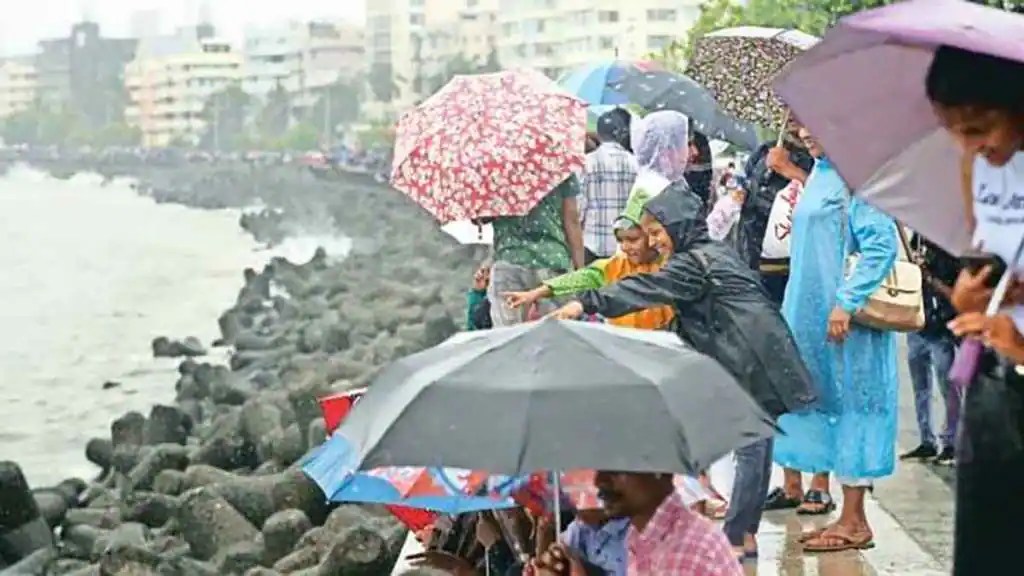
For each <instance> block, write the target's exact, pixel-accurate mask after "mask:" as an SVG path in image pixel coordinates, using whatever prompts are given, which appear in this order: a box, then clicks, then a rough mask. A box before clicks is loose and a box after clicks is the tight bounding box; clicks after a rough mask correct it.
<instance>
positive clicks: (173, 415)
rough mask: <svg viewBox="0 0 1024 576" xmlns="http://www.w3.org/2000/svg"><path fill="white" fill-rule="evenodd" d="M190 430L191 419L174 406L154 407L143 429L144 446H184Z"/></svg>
mask: <svg viewBox="0 0 1024 576" xmlns="http://www.w3.org/2000/svg"><path fill="white" fill-rule="evenodd" d="M191 428H192V423H191V418H189V417H188V416H186V415H185V414H183V413H182V411H181V410H180V409H179V408H176V407H174V406H162V405H159V404H158V405H156V406H153V408H152V409H151V410H150V412H149V418H147V419H146V425H145V427H144V429H143V438H144V441H145V443H146V444H182V445H184V444H185V440H186V439H187V438H188V433H189V431H190V429H191Z"/></svg>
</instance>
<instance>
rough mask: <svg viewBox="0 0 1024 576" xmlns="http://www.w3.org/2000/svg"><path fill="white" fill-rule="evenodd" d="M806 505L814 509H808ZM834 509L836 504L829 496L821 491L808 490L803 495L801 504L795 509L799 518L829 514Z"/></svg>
mask: <svg viewBox="0 0 1024 576" xmlns="http://www.w3.org/2000/svg"><path fill="white" fill-rule="evenodd" d="M808 505H810V506H815V507H816V508H808V507H807V506H808ZM835 509H836V503H835V501H833V500H832V495H831V494H829V493H828V492H822V491H821V490H808V491H807V493H806V494H804V500H803V502H801V503H800V506H798V507H797V509H796V513H797V514H800V515H801V516H823V515H825V514H831V513H832V511H833V510H835Z"/></svg>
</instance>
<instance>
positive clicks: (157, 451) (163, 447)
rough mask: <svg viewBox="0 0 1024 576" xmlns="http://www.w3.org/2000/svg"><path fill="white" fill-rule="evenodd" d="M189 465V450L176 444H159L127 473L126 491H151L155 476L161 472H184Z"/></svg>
mask: <svg viewBox="0 0 1024 576" xmlns="http://www.w3.org/2000/svg"><path fill="white" fill-rule="evenodd" d="M188 463H189V450H188V449H187V448H185V447H184V446H180V445H178V444H160V445H159V446H155V447H154V448H153V450H152V451H151V452H150V453H149V454H147V455H146V456H145V457H144V458H143V459H142V461H141V462H139V463H138V465H136V466H135V467H134V468H133V469H132V470H131V471H130V472H129V473H128V489H129V490H132V491H135V490H151V489H152V488H153V481H154V480H156V476H157V474H159V473H160V472H161V471H163V470H184V469H185V468H186V467H187V466H188Z"/></svg>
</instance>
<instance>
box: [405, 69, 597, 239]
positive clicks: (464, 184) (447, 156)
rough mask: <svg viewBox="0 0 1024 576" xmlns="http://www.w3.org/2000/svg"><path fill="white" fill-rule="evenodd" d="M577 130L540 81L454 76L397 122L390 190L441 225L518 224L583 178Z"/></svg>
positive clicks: (579, 113) (561, 97)
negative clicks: (574, 176) (568, 182)
mask: <svg viewBox="0 0 1024 576" xmlns="http://www.w3.org/2000/svg"><path fill="white" fill-rule="evenodd" d="M586 126H587V113H586V104H585V103H584V102H582V101H581V100H578V99H577V98H575V97H573V96H572V95H571V94H569V93H567V92H565V91H564V90H563V89H562V88H560V87H559V86H558V85H557V84H555V83H554V82H552V81H551V80H549V79H548V78H547V77H545V76H544V75H543V74H541V73H540V72H534V71H529V70H513V71H505V72H499V73H496V74H479V75H471V76H456V77H455V78H454V79H452V81H451V82H449V83H448V84H446V85H445V86H444V87H443V88H441V90H439V91H438V92H437V93H436V94H434V95H433V96H431V97H430V98H428V99H427V100H426V101H425V102H423V103H422V104H421V105H420V106H418V107H417V108H415V109H413V110H411V111H409V112H407V113H406V114H405V115H404V116H403V117H402V119H401V120H400V121H399V123H398V131H397V137H396V141H395V159H394V163H393V165H392V172H391V184H392V185H393V186H394V187H395V188H397V189H398V190H401V191H402V192H403V193H405V194H406V195H407V196H409V197H410V198H412V199H413V200H414V201H415V202H416V203H418V204H419V205H420V206H422V207H423V208H425V209H426V210H427V211H428V212H430V213H431V214H432V215H433V216H434V217H435V218H437V219H438V220H439V221H441V223H442V224H445V223H448V222H453V221H456V220H471V219H476V218H485V217H496V216H522V215H524V214H526V213H527V212H529V211H530V210H531V209H532V208H533V207H534V206H536V205H537V203H538V202H540V200H541V199H543V198H544V196H546V195H547V194H548V193H549V192H550V191H551V190H552V189H553V188H554V187H555V186H557V185H558V184H559V183H560V182H562V181H563V180H565V178H567V177H568V176H569V174H570V173H572V172H573V171H577V170H580V169H582V167H583V163H584V154H583V147H584V142H585V140H584V138H585V135H586Z"/></svg>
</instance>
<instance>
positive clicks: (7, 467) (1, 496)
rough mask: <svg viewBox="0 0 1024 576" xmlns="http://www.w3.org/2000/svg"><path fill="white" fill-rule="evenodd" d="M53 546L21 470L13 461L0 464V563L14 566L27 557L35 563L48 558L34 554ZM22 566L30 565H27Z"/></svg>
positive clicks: (29, 564)
mask: <svg viewBox="0 0 1024 576" xmlns="http://www.w3.org/2000/svg"><path fill="white" fill-rule="evenodd" d="M53 546H54V541H53V533H52V532H51V531H50V527H49V526H48V525H47V524H46V520H45V519H44V518H43V516H42V515H41V514H40V512H39V506H37V505H36V499H35V498H34V497H33V495H32V491H31V490H29V487H28V482H27V481H26V480H25V475H24V474H22V472H21V468H20V467H19V466H18V465H17V464H15V463H14V462H0V562H2V563H4V564H16V563H18V562H21V561H22V560H27V559H28V557H29V556H31V557H32V558H36V559H37V560H36V561H38V559H39V558H43V557H46V558H49V557H50V556H48V555H45V554H42V553H41V554H36V552H41V551H44V550H48V549H52V548H53ZM26 566H30V567H31V566H33V564H32V563H31V562H28V563H26ZM14 573H15V574H17V572H14ZM28 573H30V574H31V573H33V572H28Z"/></svg>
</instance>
